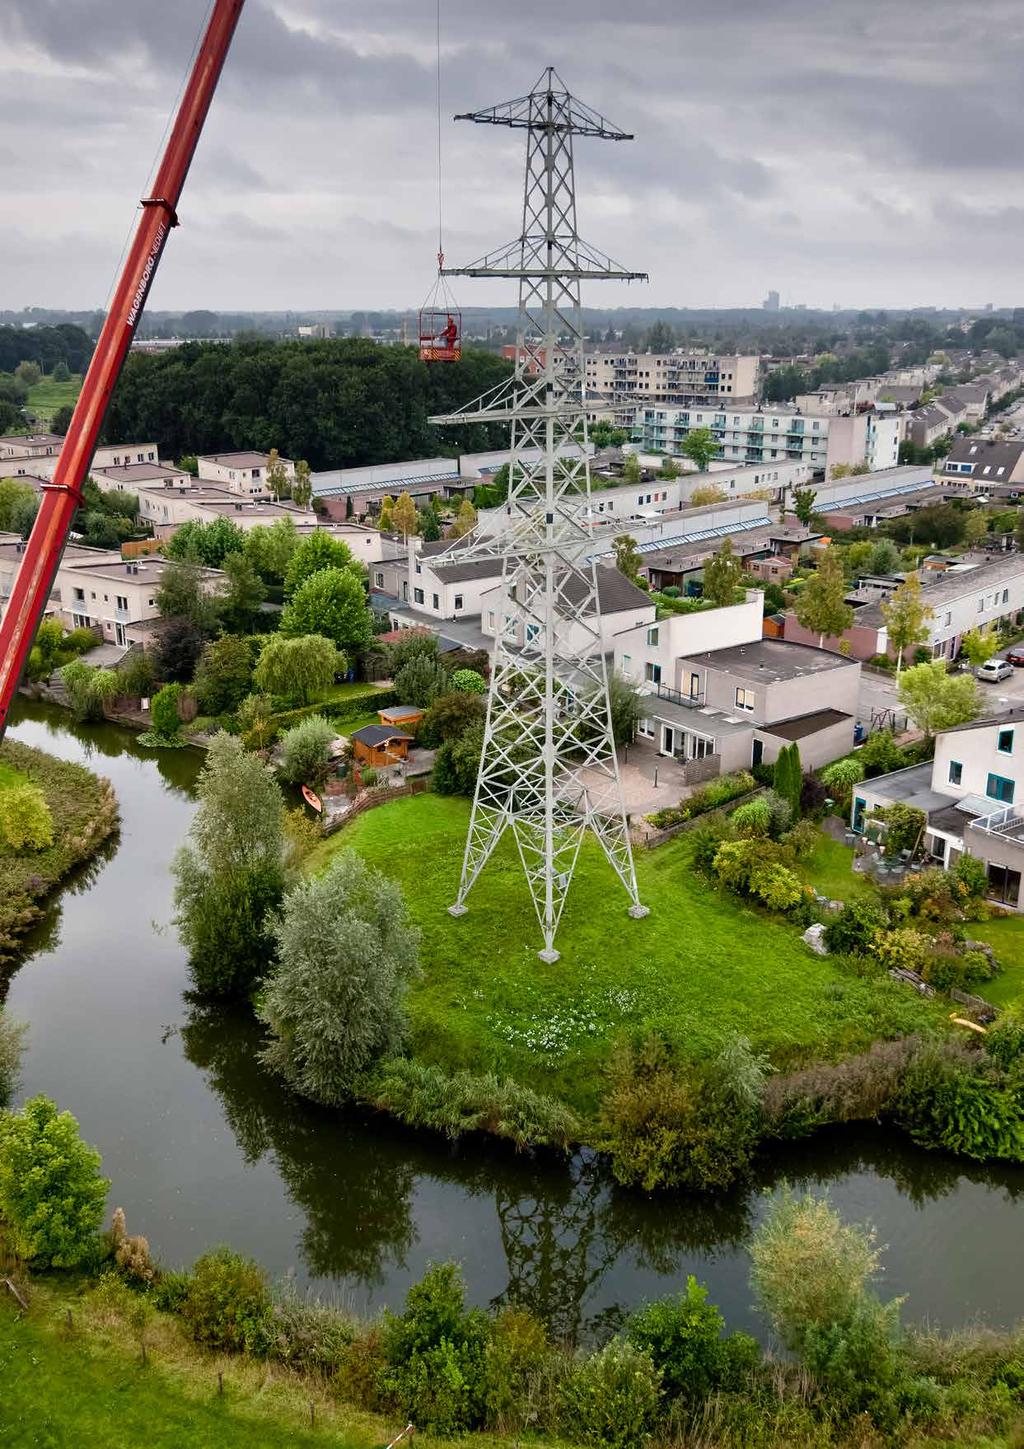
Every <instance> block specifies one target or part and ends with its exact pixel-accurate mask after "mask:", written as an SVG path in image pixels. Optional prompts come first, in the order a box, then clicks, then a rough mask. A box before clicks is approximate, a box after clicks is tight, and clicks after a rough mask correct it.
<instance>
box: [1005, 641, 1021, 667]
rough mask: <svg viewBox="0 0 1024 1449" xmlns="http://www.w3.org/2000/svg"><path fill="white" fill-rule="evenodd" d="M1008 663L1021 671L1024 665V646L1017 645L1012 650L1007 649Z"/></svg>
mask: <svg viewBox="0 0 1024 1449" xmlns="http://www.w3.org/2000/svg"><path fill="white" fill-rule="evenodd" d="M1006 662H1007V664H1012V665H1013V667H1014V669H1020V667H1021V666H1022V665H1024V644H1015V645H1014V646H1013V648H1012V649H1007V651H1006Z"/></svg>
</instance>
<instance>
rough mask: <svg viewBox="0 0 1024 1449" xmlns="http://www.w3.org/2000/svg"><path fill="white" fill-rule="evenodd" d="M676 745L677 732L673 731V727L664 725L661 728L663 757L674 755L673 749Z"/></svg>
mask: <svg viewBox="0 0 1024 1449" xmlns="http://www.w3.org/2000/svg"><path fill="white" fill-rule="evenodd" d="M674 743H675V730H674V729H672V727H671V726H670V725H662V727H661V753H662V754H663V755H671V753H672V747H673V745H674Z"/></svg>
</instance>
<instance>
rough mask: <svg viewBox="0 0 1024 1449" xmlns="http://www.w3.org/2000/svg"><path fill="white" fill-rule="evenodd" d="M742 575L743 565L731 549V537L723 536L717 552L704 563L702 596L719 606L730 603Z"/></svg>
mask: <svg viewBox="0 0 1024 1449" xmlns="http://www.w3.org/2000/svg"><path fill="white" fill-rule="evenodd" d="M742 575H743V567H742V565H741V564H740V561H739V559H738V558H737V557H736V555H735V554H734V553H733V551H732V539H730V538H723V540H722V542H721V544H720V546H719V549H718V552H717V553H714V554H712V555H711V557H710V558H709V559H708V561H707V562H706V563H705V565H704V597H705V599H707V600H708V601H709V603H712V604H714V605H715V606H716V607H718V608H721V607H722V605H724V604H731V603H732V602H733V600H734V598H735V597H736V589H737V587H738V585H739V581H740V579H741V577H742Z"/></svg>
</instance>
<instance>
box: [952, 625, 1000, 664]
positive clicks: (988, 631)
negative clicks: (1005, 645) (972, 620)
mask: <svg viewBox="0 0 1024 1449" xmlns="http://www.w3.org/2000/svg"><path fill="white" fill-rule="evenodd" d="M995 650H996V631H995V630H994V629H993V628H991V627H986V628H984V629H970V630H968V632H967V633H966V634H965V635H964V636H963V638H962V639H961V640H960V657H961V658H962V659H966V660H967V662H968V663H969V664H971V665H973V667H974V668H975V669H977V668H978V666H979V665H980V664H984V663H985V661H986V660H987V659H991V658H992V655H993V654H994V653H995Z"/></svg>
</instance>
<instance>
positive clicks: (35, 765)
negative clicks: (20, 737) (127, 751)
mask: <svg viewBox="0 0 1024 1449" xmlns="http://www.w3.org/2000/svg"><path fill="white" fill-rule="evenodd" d="M23 784H28V785H32V786H35V787H36V788H37V789H38V790H39V791H40V792H41V794H42V796H43V799H44V800H45V802H46V805H47V806H48V808H49V812H50V816H51V817H52V824H53V839H52V842H51V843H50V844H48V845H45V846H44V847H43V848H42V849H30V848H22V849H18V850H15V849H14V848H12V847H11V845H10V844H8V843H7V842H6V841H5V840H4V838H3V836H2V834H0V969H3V968H9V967H10V966H11V964H12V963H13V962H14V961H16V960H17V958H18V955H19V953H20V951H21V950H22V949H23V947H24V940H25V936H26V934H27V933H28V932H29V931H30V930H31V928H32V927H33V926H35V925H36V924H37V923H38V922H39V921H40V920H41V919H42V918H43V916H44V913H45V909H46V901H47V899H48V897H49V896H50V895H51V894H52V892H53V891H54V890H55V889H56V887H57V886H58V885H59V884H60V883H61V882H62V881H65V880H67V878H68V877H69V876H70V875H71V874H72V873H73V872H75V871H79V870H81V868H82V867H83V866H85V865H86V864H87V863H88V862H89V861H91V860H93V859H94V857H96V856H97V855H98V854H99V853H100V852H101V851H102V850H103V849H104V847H105V846H106V845H107V843H108V842H110V841H111V839H112V837H113V836H114V834H115V832H116V830H117V825H118V806H117V800H116V798H115V795H114V792H113V789H112V787H111V784H110V781H109V780H105V779H103V778H102V777H101V776H99V775H96V774H94V773H93V772H92V771H91V770H87V769H85V768H84V767H83V766H82V765H79V764H73V763H70V762H68V761H67V760H61V759H58V758H56V757H55V756H53V755H50V754H47V753H45V752H44V751H42V750H39V749H33V748H32V747H31V746H29V745H25V744H21V743H19V742H18V741H17V740H13V739H11V740H7V741H5V742H4V744H3V745H2V746H0V811H2V810H3V790H4V788H5V787H6V788H14V787H16V786H18V785H23Z"/></svg>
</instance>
